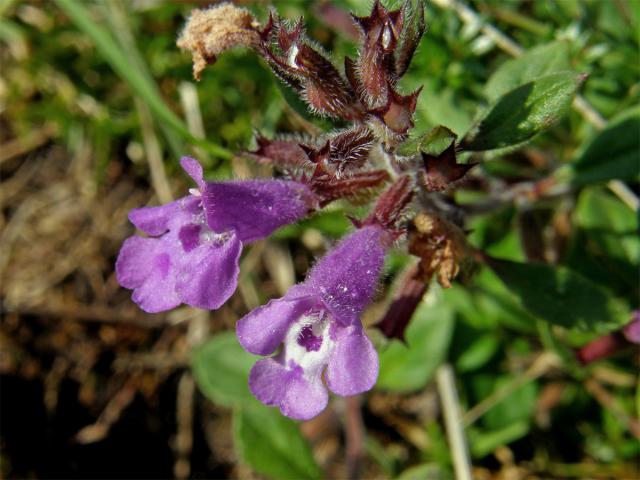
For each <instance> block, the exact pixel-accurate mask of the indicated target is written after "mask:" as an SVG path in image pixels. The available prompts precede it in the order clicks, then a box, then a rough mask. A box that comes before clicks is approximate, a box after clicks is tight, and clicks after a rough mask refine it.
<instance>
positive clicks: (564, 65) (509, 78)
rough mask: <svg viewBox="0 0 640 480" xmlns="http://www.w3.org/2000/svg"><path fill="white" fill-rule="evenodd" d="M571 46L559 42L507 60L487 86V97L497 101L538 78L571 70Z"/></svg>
mask: <svg viewBox="0 0 640 480" xmlns="http://www.w3.org/2000/svg"><path fill="white" fill-rule="evenodd" d="M570 68H571V65H570V63H569V45H568V43H567V42H564V41H557V42H551V43H547V44H545V45H539V46H537V47H534V48H532V49H531V50H528V51H527V52H525V53H524V54H523V55H522V56H521V57H518V58H514V59H511V60H507V61H506V62H504V63H503V64H502V65H500V67H499V68H498V69H497V70H496V71H495V72H494V74H493V75H492V76H491V78H489V80H488V81H487V85H486V86H485V95H486V96H487V98H488V99H489V100H491V101H495V100H497V99H498V98H499V97H500V96H502V95H504V94H505V93H507V92H508V91H510V90H513V89H514V88H516V87H519V86H520V85H523V84H525V83H527V82H531V81H532V80H535V79H536V78H538V77H542V76H544V75H549V74H551V73H556V72H562V71H566V70H569V69H570Z"/></svg>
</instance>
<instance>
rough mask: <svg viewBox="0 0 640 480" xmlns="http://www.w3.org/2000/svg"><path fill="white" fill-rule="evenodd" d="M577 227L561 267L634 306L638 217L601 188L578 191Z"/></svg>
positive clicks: (639, 243) (638, 253)
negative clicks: (563, 266) (564, 264)
mask: <svg viewBox="0 0 640 480" xmlns="http://www.w3.org/2000/svg"><path fill="white" fill-rule="evenodd" d="M573 218H574V223H575V225H576V226H577V227H578V228H576V229H575V234H574V235H573V236H572V239H571V243H570V245H569V249H568V251H567V254H566V255H565V263H566V265H568V266H569V267H571V268H573V269H575V270H576V271H578V272H579V273H581V274H582V275H584V276H586V277H588V278H591V279H593V281H594V282H597V283H599V284H601V285H603V286H605V287H607V288H611V289H612V290H613V291H614V292H615V293H616V294H617V295H620V296H621V297H623V298H627V299H628V300H629V301H630V302H634V301H635V299H636V298H637V295H638V294H637V290H638V266H639V263H640V238H639V237H638V216H637V215H636V213H635V212H634V211H633V210H631V209H630V208H629V207H628V206H626V205H625V204H623V203H622V202H621V201H620V200H619V199H618V198H616V197H615V196H613V195H612V194H611V193H610V192H609V191H606V190H605V189H604V187H602V188H601V187H595V186H593V187H588V188H584V189H582V191H581V192H580V196H579V197H578V202H577V206H576V209H575V213H574V216H573Z"/></svg>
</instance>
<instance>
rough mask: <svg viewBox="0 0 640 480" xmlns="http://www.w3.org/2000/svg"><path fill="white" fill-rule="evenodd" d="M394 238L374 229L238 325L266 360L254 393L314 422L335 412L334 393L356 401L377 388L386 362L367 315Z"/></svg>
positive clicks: (244, 340) (253, 379) (254, 378)
mask: <svg viewBox="0 0 640 480" xmlns="http://www.w3.org/2000/svg"><path fill="white" fill-rule="evenodd" d="M388 242H389V237H388V233H386V232H385V231H384V230H383V229H382V228H381V227H379V226H366V227H363V228H361V229H359V230H357V231H356V232H354V233H352V234H351V235H349V236H348V237H346V238H345V239H344V240H342V241H341V242H340V243H339V244H338V245H337V246H336V247H335V248H334V249H333V250H332V251H331V252H329V253H328V254H327V255H326V256H325V257H323V258H322V259H321V260H319V261H318V263H317V264H316V265H315V267H314V268H313V269H312V270H311V272H310V273H309V275H308V276H307V279H306V280H305V282H304V283H301V284H298V285H295V286H294V287H292V288H290V289H289V291H288V292H287V293H286V295H285V296H284V297H282V298H280V299H277V300H271V301H270V302H269V303H268V304H266V305H264V306H262V307H258V308H257V309H255V310H253V311H252V312H250V313H249V314H248V315H246V316H245V317H243V318H242V319H240V320H239V321H238V323H237V325H236V330H237V334H238V339H239V340H240V344H241V345H242V346H243V347H244V349H245V350H247V351H249V352H251V353H254V354H257V355H270V354H272V353H274V352H275V351H276V350H277V349H278V347H279V346H280V345H281V344H282V345H283V348H282V349H281V350H280V351H279V352H278V353H277V354H276V355H275V356H273V357H269V358H264V359H261V360H259V361H258V362H257V363H256V364H255V365H254V366H253V368H252V370H251V374H250V376H249V387H250V389H251V391H252V393H253V394H254V395H255V396H256V398H258V400H260V401H261V402H263V403H264V404H266V405H275V406H278V407H280V410H281V411H282V413H283V414H284V415H286V416H288V417H291V418H295V419H299V420H306V419H309V418H312V417H315V416H316V415H318V414H319V413H320V412H321V411H322V410H323V409H324V408H325V407H326V405H327V401H328V393H327V389H326V388H325V384H324V383H323V374H324V381H326V386H327V387H328V388H329V390H331V391H332V392H334V393H336V394H338V395H342V396H348V395H356V394H358V393H361V392H365V391H367V390H369V389H371V388H372V387H373V385H374V384H375V382H376V379H377V377H378V355H377V353H376V350H375V348H374V347H373V345H372V344H371V341H370V340H369V338H368V337H367V336H366V334H365V332H364V330H363V327H362V324H361V322H360V315H361V313H362V311H363V310H364V308H365V307H366V305H367V304H368V303H369V302H370V300H371V298H372V297H373V294H374V293H375V289H376V286H377V284H378V277H379V275H380V271H381V269H382V265H383V262H384V254H385V249H386V246H387V245H388Z"/></svg>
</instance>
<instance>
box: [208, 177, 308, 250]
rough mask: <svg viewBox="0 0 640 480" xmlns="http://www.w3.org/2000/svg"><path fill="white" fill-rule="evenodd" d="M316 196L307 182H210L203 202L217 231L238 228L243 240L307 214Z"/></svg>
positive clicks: (253, 237)
mask: <svg viewBox="0 0 640 480" xmlns="http://www.w3.org/2000/svg"><path fill="white" fill-rule="evenodd" d="M314 203H315V196H314V195H313V194H312V193H311V191H310V190H309V188H308V187H307V186H306V185H303V184H301V183H298V182H290V181H285V180H240V181H234V182H215V183H207V184H206V187H205V189H204V193H203V205H204V209H205V213H206V217H207V223H208V224H209V226H210V227H211V229H212V230H213V231H214V232H225V231H229V230H235V232H236V234H237V235H238V238H239V239H240V241H242V242H243V243H246V242H251V241H254V240H257V239H259V238H264V237H267V236H269V235H270V234H271V232H273V231H274V230H275V229H277V228H279V227H281V226H283V225H287V224H289V223H293V222H295V221H297V220H299V219H300V218H302V217H304V216H306V215H307V213H308V212H309V210H310V209H311V208H312V207H313V206H314Z"/></svg>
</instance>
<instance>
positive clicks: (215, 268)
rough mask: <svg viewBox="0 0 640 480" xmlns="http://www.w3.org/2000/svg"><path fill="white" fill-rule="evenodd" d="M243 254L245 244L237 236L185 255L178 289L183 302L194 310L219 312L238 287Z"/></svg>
mask: <svg viewBox="0 0 640 480" xmlns="http://www.w3.org/2000/svg"><path fill="white" fill-rule="evenodd" d="M241 253H242V243H241V242H240V241H239V240H238V237H236V236H235V235H232V236H231V238H228V239H225V240H224V241H223V242H218V241H215V240H214V241H210V242H203V243H201V244H200V245H199V246H198V247H196V248H195V249H193V250H191V251H189V252H188V253H185V254H184V256H183V258H182V260H181V265H180V267H179V268H178V272H177V278H176V287H175V288H176V292H177V294H178V297H179V298H180V300H182V302H183V303H186V304H187V305H191V306H192V307H198V308H204V309H208V310H215V309H216V308H220V307H221V306H222V304H224V302H226V301H227V300H228V299H229V297H231V295H233V292H235V290H236V287H237V286H238V274H239V273H240V266H239V264H238V263H239V260H240V254H241Z"/></svg>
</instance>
